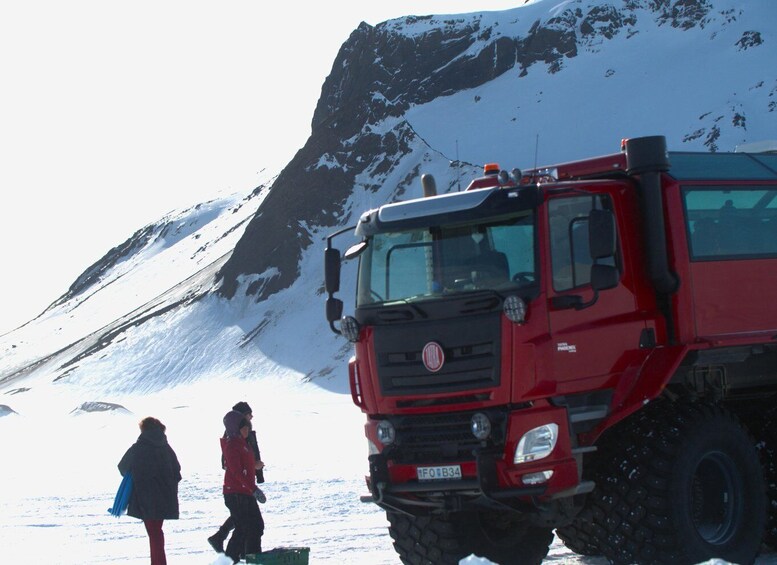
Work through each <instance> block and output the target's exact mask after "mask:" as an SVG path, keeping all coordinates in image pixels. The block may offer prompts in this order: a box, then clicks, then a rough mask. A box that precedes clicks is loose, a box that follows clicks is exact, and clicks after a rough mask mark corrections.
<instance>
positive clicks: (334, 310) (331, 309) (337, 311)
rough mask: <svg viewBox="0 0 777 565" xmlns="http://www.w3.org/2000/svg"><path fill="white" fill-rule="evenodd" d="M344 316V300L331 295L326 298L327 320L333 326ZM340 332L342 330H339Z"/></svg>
mask: <svg viewBox="0 0 777 565" xmlns="http://www.w3.org/2000/svg"><path fill="white" fill-rule="evenodd" d="M342 317H343V301H342V300H340V299H338V298H332V297H329V298H327V299H326V320H327V322H329V325H330V326H331V325H332V324H333V323H334V322H337V321H338V320H339V319H340V318H342ZM337 333H340V332H337Z"/></svg>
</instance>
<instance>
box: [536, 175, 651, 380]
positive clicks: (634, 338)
mask: <svg viewBox="0 0 777 565" xmlns="http://www.w3.org/2000/svg"><path fill="white" fill-rule="evenodd" d="M610 194H614V195H615V197H616V198H617V197H618V195H619V193H618V191H612V190H611V191H610ZM610 194H605V193H599V194H597V193H590V194H584V193H581V192H574V193H570V192H567V193H566V194H562V195H558V196H553V195H549V196H548V199H547V206H546V211H547V221H548V223H547V230H548V238H547V240H546V242H547V245H546V250H545V251H546V253H547V254H548V255H546V256H547V257H549V258H550V260H549V261H545V264H546V266H547V268H548V271H549V272H547V273H546V277H547V280H548V281H549V284H548V286H549V289H548V297H549V304H548V316H549V325H550V358H551V359H552V362H551V372H552V377H551V383H548V384H550V385H551V386H552V387H555V388H556V390H557V392H558V393H559V394H568V393H572V392H582V391H585V390H587V389H594V388H599V387H605V386H612V384H614V383H613V382H610V383H609V384H608V381H611V380H612V379H614V378H616V377H617V375H618V374H619V373H621V372H622V371H624V370H625V368H626V367H627V366H628V365H629V364H630V363H632V362H634V358H633V355H634V354H638V352H639V347H640V338H641V334H642V330H643V329H644V328H645V322H644V320H643V319H642V316H640V315H639V313H638V312H636V299H635V296H634V294H633V291H632V290H630V288H629V287H631V288H633V284H628V283H629V281H630V274H629V273H628V272H625V269H624V261H623V257H622V249H623V246H622V245H618V251H617V252H616V255H615V256H614V257H610V258H607V259H604V260H598V262H599V263H604V264H610V265H614V266H616V267H617V268H618V270H619V274H620V282H619V284H618V285H617V286H616V287H615V288H612V289H609V290H603V291H600V292H599V293H598V298H597V299H596V301H595V302H594V303H593V304H591V305H590V306H587V305H585V304H587V303H590V301H591V300H592V299H593V298H594V296H595V293H594V291H593V289H592V287H591V284H590V279H591V266H592V265H593V263H594V261H593V260H592V259H591V255H590V252H589V245H588V216H589V213H590V212H591V210H592V209H604V210H611V211H614V212H617V211H616V210H614V206H615V205H616V203H615V202H613V197H611V196H610ZM616 218H617V213H616ZM618 225H619V222H617V221H616V229H617V226H618ZM617 240H618V241H620V237H617ZM575 297H579V299H580V302H582V303H583V304H584V306H583V307H575V306H574V302H575V300H576V298H575Z"/></svg>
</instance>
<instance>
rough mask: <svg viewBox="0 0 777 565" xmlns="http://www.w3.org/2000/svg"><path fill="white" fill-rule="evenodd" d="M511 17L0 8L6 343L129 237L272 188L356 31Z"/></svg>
mask: <svg viewBox="0 0 777 565" xmlns="http://www.w3.org/2000/svg"><path fill="white" fill-rule="evenodd" d="M521 3H522V2H521V0H511V1H509V0H502V1H500V0H490V1H483V0H481V1H479V2H475V1H474V0H450V1H442V0H427V1H413V2H410V1H404V0H401V1H394V2H351V1H340V0H333V1H330V2H326V3H312V4H306V5H305V7H304V10H301V9H300V6H299V5H297V4H295V3H286V2H274V3H265V2H258V1H246V0H236V1H231V2H228V3H225V2H218V3H217V2H203V1H200V0H170V1H162V2H159V1H151V0H137V1H135V2H116V1H108V2H106V1H104V0H74V1H71V2H58V1H56V0H29V1H27V2H11V1H10V0H3V1H0V76H1V77H2V83H3V87H2V88H1V89H0V190H2V195H3V196H2V198H3V199H2V205H1V206H0V261H2V265H3V267H2V275H0V334H2V333H5V332H7V331H10V330H12V329H14V328H16V327H17V326H19V325H20V324H23V323H25V322H27V321H28V320H30V319H32V318H33V317H35V316H37V315H38V314H39V313H41V312H42V311H43V310H44V309H45V308H46V307H47V306H48V305H49V304H51V303H52V302H53V301H54V300H56V299H57V298H59V296H61V295H62V294H64V293H65V292H66V291H67V289H68V287H69V286H70V284H71V283H72V282H73V281H74V280H75V279H76V278H77V277H78V275H80V274H81V273H82V272H83V271H84V270H85V269H86V268H88V267H89V266H90V265H91V264H93V263H94V262H96V261H98V260H99V259H100V258H101V257H102V256H103V255H104V254H105V253H106V252H107V251H108V250H109V249H111V248H112V247H114V246H116V245H118V244H120V243H122V242H123V241H125V240H126V239H127V238H128V237H129V236H131V235H132V234H133V233H134V232H135V231H136V230H138V229H140V228H142V227H143V226H145V225H147V224H149V223H151V222H154V221H156V220H158V219H159V218H161V217H162V216H164V215H165V214H166V213H168V212H170V211H172V210H174V209H180V208H183V207H187V206H190V205H193V204H197V203H200V202H203V201H207V200H210V199H212V198H215V197H218V196H223V195H226V194H232V193H235V192H241V193H247V192H249V191H250V190H252V189H253V188H254V187H255V186H256V184H257V179H258V178H259V177H260V173H261V172H262V171H266V170H271V171H277V172H279V171H280V169H281V168H282V167H283V166H284V165H285V164H286V163H287V162H288V161H289V160H290V159H291V158H292V157H293V155H294V154H295V153H296V151H297V150H298V149H299V148H301V147H302V145H303V144H304V143H305V141H306V139H307V137H308V136H309V134H310V121H311V118H312V116H313V111H314V109H315V105H316V102H317V100H318V97H319V95H320V93H321V86H322V84H323V82H324V80H325V78H326V76H327V75H328V74H329V71H330V70H331V66H332V63H333V61H334V58H335V56H336V55H337V52H338V50H339V48H340V46H341V45H342V44H343V42H344V41H346V40H347V38H348V36H349V35H350V33H351V32H352V31H353V30H354V29H355V28H356V27H357V26H358V25H359V23H360V22H362V21H366V22H367V23H370V24H373V25H374V24H377V23H380V22H382V21H385V20H387V19H392V18H397V17H402V16H404V15H425V14H457V13H469V12H475V11H489V10H504V9H508V8H513V7H515V6H517V5H520V4H521Z"/></svg>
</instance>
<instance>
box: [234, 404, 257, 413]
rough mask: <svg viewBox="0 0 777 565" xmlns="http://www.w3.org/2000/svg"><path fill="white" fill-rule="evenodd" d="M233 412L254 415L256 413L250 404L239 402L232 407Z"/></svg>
mask: <svg viewBox="0 0 777 565" xmlns="http://www.w3.org/2000/svg"><path fill="white" fill-rule="evenodd" d="M232 410H237V411H238V412H240V413H241V414H253V413H254V411H253V410H251V407H250V406H249V405H248V402H238V403H237V404H235V405H234V406H233V407H232Z"/></svg>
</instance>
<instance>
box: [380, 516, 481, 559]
mask: <svg viewBox="0 0 777 565" xmlns="http://www.w3.org/2000/svg"><path fill="white" fill-rule="evenodd" d="M386 516H387V517H388V520H389V535H391V539H393V540H394V549H395V550H396V552H397V554H398V555H399V558H400V560H401V561H402V563H404V564H405V565H458V563H459V561H460V560H461V559H463V558H464V557H466V556H467V555H468V554H466V555H465V549H464V547H462V545H461V542H460V541H459V536H458V532H457V530H456V527H455V524H454V522H452V521H451V520H445V519H443V518H438V517H435V516H408V515H405V514H400V513H398V512H388V511H387V512H386Z"/></svg>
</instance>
